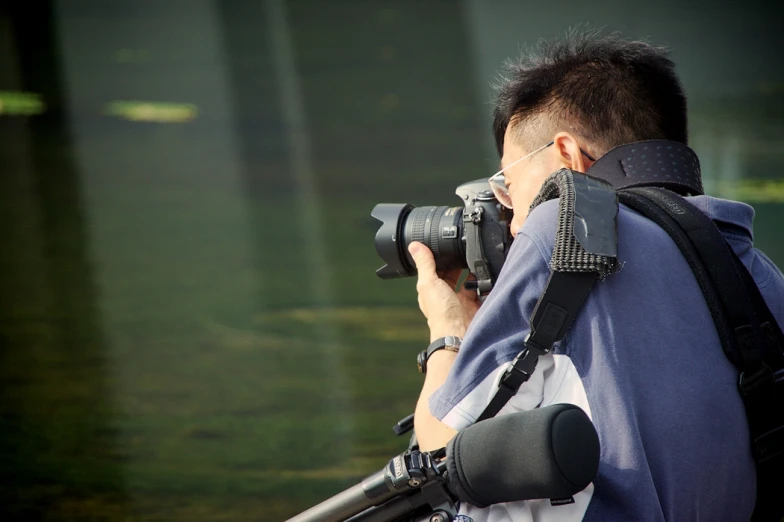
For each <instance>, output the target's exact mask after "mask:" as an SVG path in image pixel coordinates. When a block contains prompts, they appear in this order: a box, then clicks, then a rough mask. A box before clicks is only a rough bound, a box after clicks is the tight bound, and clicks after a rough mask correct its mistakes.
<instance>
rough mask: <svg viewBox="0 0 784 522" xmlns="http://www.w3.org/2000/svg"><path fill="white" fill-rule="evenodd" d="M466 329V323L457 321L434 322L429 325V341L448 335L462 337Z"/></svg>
mask: <svg viewBox="0 0 784 522" xmlns="http://www.w3.org/2000/svg"><path fill="white" fill-rule="evenodd" d="M467 329H468V328H467V326H466V325H464V324H462V323H459V322H452V323H441V324H434V325H432V326H431V327H430V342H431V343H432V342H433V341H435V340H436V339H440V338H441V337H449V336H450V335H452V336H455V337H460V338H461V339H462V338H464V337H465V333H466V330H467Z"/></svg>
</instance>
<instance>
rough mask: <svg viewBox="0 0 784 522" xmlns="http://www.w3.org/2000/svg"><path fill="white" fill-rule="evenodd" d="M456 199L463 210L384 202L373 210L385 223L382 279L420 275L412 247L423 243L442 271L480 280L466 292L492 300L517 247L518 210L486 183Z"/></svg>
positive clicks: (467, 186) (379, 244)
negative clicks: (514, 221)
mask: <svg viewBox="0 0 784 522" xmlns="http://www.w3.org/2000/svg"><path fill="white" fill-rule="evenodd" d="M455 194H457V197H459V198H460V200H461V201H462V202H463V206H462V207H435V206H426V207H415V206H414V205H411V204H407V203H379V204H378V205H376V206H375V208H373V211H372V212H371V214H370V215H371V216H373V217H374V218H376V219H377V220H379V221H381V227H380V228H379V229H378V232H377V233H376V240H375V243H376V251H377V252H378V255H379V256H381V259H382V260H383V261H384V262H385V263H386V264H385V265H384V266H382V267H381V268H379V269H378V270H376V274H378V276H379V277H380V278H382V279H393V278H398V277H407V276H414V275H416V273H417V271H416V265H415V264H414V260H413V259H412V258H411V254H409V253H408V245H409V244H410V243H411V242H412V241H419V242H420V243H424V244H425V245H427V246H428V247H429V248H430V250H431V251H432V252H433V256H434V257H435V261H436V269H437V270H439V271H441V270H452V269H455V268H467V269H468V270H469V271H470V272H471V273H472V274H473V275H474V276H475V277H476V281H466V282H465V287H466V288H469V289H476V291H477V293H478V294H479V296H480V297H481V298H484V297H485V296H487V294H488V293H489V292H490V290H491V289H492V288H493V285H494V284H495V281H496V279H497V277H498V274H499V273H500V272H501V267H502V266H503V264H504V261H505V260H506V255H507V254H508V252H509V247H510V246H511V244H512V235H511V234H510V233H509V222H510V221H511V218H512V211H511V210H509V209H507V208H506V207H504V206H503V205H501V204H500V203H499V202H498V200H497V199H496V197H495V195H494V194H493V191H492V190H491V189H490V185H489V184H488V182H487V180H486V179H479V180H476V181H469V182H468V183H464V184H462V185H460V186H459V187H457V189H456V190H455Z"/></svg>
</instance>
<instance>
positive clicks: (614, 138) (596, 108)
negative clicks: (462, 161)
mask: <svg viewBox="0 0 784 522" xmlns="http://www.w3.org/2000/svg"><path fill="white" fill-rule="evenodd" d="M538 116H542V117H543V118H545V119H546V120H552V121H553V123H555V124H556V125H560V124H568V125H569V127H571V128H572V129H575V130H577V132H578V133H579V134H580V135H582V137H583V138H584V139H586V140H587V141H589V142H590V143H593V144H595V145H596V147H598V148H600V149H602V150H598V151H595V152H598V153H605V152H607V151H608V150H609V149H611V148H613V147H615V146H618V145H622V144H624V143H630V142H634V141H641V140H650V139H669V140H674V141H679V142H682V143H686V142H687V139H688V137H687V128H686V127H687V117H686V96H685V94H684V92H683V87H682V86H681V83H680V80H679V79H678V76H677V75H676V74H675V64H674V63H673V62H672V60H670V59H669V57H668V51H667V50H666V49H665V48H663V47H654V46H652V45H650V44H647V43H645V42H639V41H630V40H626V39H624V38H622V37H621V36H620V35H619V34H617V33H612V34H607V35H601V34H600V33H599V32H598V31H596V30H579V31H570V32H569V33H567V35H566V38H564V39H558V40H550V41H544V40H543V41H541V42H540V43H539V47H538V49H537V50H536V51H535V52H534V53H532V54H531V55H529V56H524V57H523V58H522V59H521V60H520V61H518V62H514V63H511V62H508V63H507V64H506V71H505V72H504V73H502V81H501V84H500V85H499V86H498V88H497V102H496V109H495V118H494V122H493V131H494V133H495V142H496V146H497V147H498V153H499V155H503V146H504V133H505V131H506V128H507V126H508V125H509V123H510V122H512V124H513V125H518V124H519V125H521V126H525V124H526V121H528V120H529V119H530V118H531V117H538ZM558 130H570V129H568V128H562V129H558ZM550 137H551V136H541V138H543V139H549V138H550ZM531 145H533V144H531Z"/></svg>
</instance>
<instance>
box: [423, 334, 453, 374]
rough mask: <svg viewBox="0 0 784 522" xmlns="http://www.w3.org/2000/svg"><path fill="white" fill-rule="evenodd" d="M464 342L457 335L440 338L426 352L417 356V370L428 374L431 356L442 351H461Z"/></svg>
mask: <svg viewBox="0 0 784 522" xmlns="http://www.w3.org/2000/svg"><path fill="white" fill-rule="evenodd" d="M461 344H463V340H462V339H461V338H460V337H457V336H456V335H447V336H446V337H439V338H438V339H436V340H435V341H433V342H432V343H430V346H428V347H427V348H426V349H425V350H422V351H421V352H419V355H417V369H418V370H419V372H420V373H427V361H428V359H430V356H431V355H433V354H434V353H435V352H437V351H438V350H441V349H445V350H449V351H450V352H457V351H459V350H460V345H461Z"/></svg>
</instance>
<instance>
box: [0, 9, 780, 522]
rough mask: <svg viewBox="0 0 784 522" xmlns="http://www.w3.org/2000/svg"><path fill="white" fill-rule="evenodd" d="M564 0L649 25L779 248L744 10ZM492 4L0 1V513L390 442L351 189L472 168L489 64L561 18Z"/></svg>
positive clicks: (717, 177) (173, 499) (402, 365)
mask: <svg viewBox="0 0 784 522" xmlns="http://www.w3.org/2000/svg"><path fill="white" fill-rule="evenodd" d="M623 5H624V6H625V5H626V4H623ZM579 9H585V10H586V11H585V12H582V11H580V12H574V13H573V16H574V17H575V21H577V20H578V19H579V20H586V19H591V18H596V19H599V18H600V15H601V18H604V19H606V20H607V21H606V23H609V24H611V25H612V24H614V25H615V26H617V27H619V28H625V29H626V30H627V32H629V33H631V34H650V35H651V36H652V37H653V38H654V39H655V40H657V41H663V42H666V43H669V44H670V45H672V46H673V47H675V48H676V58H679V56H680V59H681V71H683V73H684V81H685V82H686V87H687V90H688V91H689V93H690V94H691V101H692V114H691V118H692V120H691V121H692V137H693V144H694V146H695V148H696V149H697V150H698V152H699V153H700V155H701V157H702V161H703V166H704V171H705V173H706V178H707V180H706V185H707V186H708V188H709V190H710V191H712V192H713V193H715V194H722V195H727V196H729V197H744V198H746V199H750V200H756V201H758V202H759V203H758V204H755V206H756V208H757V220H756V227H757V233H756V241H757V244H758V245H759V246H760V247H761V248H763V249H764V250H766V251H767V252H768V253H769V254H770V255H771V257H772V258H773V259H774V261H776V262H778V263H779V264H780V265H781V264H784V243H782V241H781V240H780V238H779V237H778V234H777V228H776V226H775V224H776V223H778V222H780V221H781V219H782V217H783V215H782V205H781V201H782V199H781V198H778V199H777V198H776V197H775V194H776V193H777V192H776V190H779V189H778V188H777V187H780V186H781V185H780V183H781V175H780V174H779V173H778V171H777V170H776V168H775V167H777V166H778V165H780V164H781V162H782V161H781V160H782V159H784V149H782V145H781V144H782V143H784V139H783V138H784V127H782V124H781V121H783V120H782V118H781V116H782V115H784V103H783V102H782V94H783V93H784V90H782V87H781V86H782V85H784V80H783V79H782V76H781V75H782V72H781V71H780V70H779V69H772V68H765V67H762V66H763V65H765V64H766V63H768V62H767V61H769V60H771V59H772V58H771V53H773V52H774V51H775V49H776V46H775V45H773V44H775V43H776V42H780V39H781V38H782V36H781V35H780V34H778V33H775V34H774V33H772V32H771V31H769V29H768V28H769V27H770V26H771V25H772V22H770V21H769V20H768V19H767V18H766V19H764V20H762V19H761V20H757V19H756V18H755V19H754V20H751V19H750V20H751V21H754V22H755V23H756V24H757V25H756V30H757V31H758V32H759V34H763V35H765V38H766V39H767V40H764V39H760V38H757V39H754V40H752V39H749V38H747V36H748V34H747V33H748V32H749V30H750V29H749V28H748V27H746V25H745V24H738V23H737V20H739V19H741V18H742V16H740V15H739V13H738V12H737V11H732V9H730V8H724V7H721V8H719V7H716V9H714V10H713V11H711V12H712V13H714V14H713V16H714V19H713V22H712V23H713V26H712V28H711V29H710V31H711V34H708V33H707V32H706V31H708V29H704V30H703V29H700V30H696V29H695V28H694V27H690V26H689V27H686V26H679V25H678V24H677V23H673V22H672V21H673V20H680V19H682V18H683V17H685V16H686V15H687V14H689V13H692V11H691V10H693V9H694V7H685V6H684V7H678V6H670V7H667V6H664V7H662V6H658V7H657V9H661V10H662V11H661V13H662V14H660V15H657V16H648V15H647V14H646V13H645V12H643V10H642V8H635V9H636V10H635V11H634V13H632V14H634V15H635V16H631V15H630V14H629V13H630V11H629V9H631V8H629V7H628V6H627V7H624V8H623V9H624V10H621V3H620V2H619V3H618V4H617V5H615V4H613V3H612V2H608V3H607V4H605V5H603V7H601V9H599V10H598V11H597V10H596V9H594V8H591V10H590V11H589V10H588V9H589V8H588V7H580V8H579ZM667 9H669V10H670V11H667ZM736 9H739V8H736ZM521 10H522V7H520V6H519V5H518V3H516V2H506V3H504V2H497V3H493V4H492V5H488V4H485V3H483V2H473V1H466V2H464V3H462V4H460V5H458V6H456V5H455V4H454V3H452V2H446V1H443V2H426V3H424V2H419V3H415V2H411V3H399V4H395V5H394V6H390V5H388V4H385V3H383V2H377V1H375V0H373V1H363V2H329V3H326V2H316V1H305V0H298V1H290V2H284V1H283V0H268V1H266V2H251V1H232V2H228V1H227V2H218V1H211V0H198V1H195V2H194V1H188V2H185V1H182V2H164V3H161V2H119V3H117V2H114V3H111V5H109V4H105V3H101V2H88V1H80V2H70V1H69V2H55V3H53V4H52V3H50V4H48V8H47V9H45V10H43V11H42V10H39V9H36V10H33V9H32V8H25V7H18V6H17V7H13V8H11V7H2V8H0V51H2V52H0V91H2V92H9V91H12V92H15V93H32V94H34V95H35V99H40V100H41V101H42V102H43V103H44V104H45V105H44V108H45V111H44V112H42V113H40V114H37V115H33V114H28V115H27V116H23V115H19V114H17V115H13V116H10V115H9V114H8V113H7V112H6V113H4V114H0V161H1V163H0V165H2V167H1V168H2V175H1V176H0V212H2V214H1V215H0V216H1V217H2V219H0V248H2V252H4V253H5V254H6V255H4V256H3V257H2V267H3V270H2V271H0V342H1V343H2V352H0V357H1V358H2V361H0V412H1V413H2V423H3V429H2V434H1V435H0V460H1V461H2V463H3V464H2V465H3V468H2V469H3V472H2V479H1V480H2V482H0V485H1V486H2V487H0V491H1V492H2V493H0V497H1V498H0V505H1V506H2V507H0V518H2V519H3V520H6V519H8V520H15V519H31V520H33V519H41V518H47V519H51V520H78V519H83V520H86V519H112V520H114V519H116V520H122V519H141V520H179V519H182V520H193V519H195V520H218V519H221V520H245V519H253V520H259V519H262V520H279V519H282V518H284V517H285V516H286V515H290V514H292V513H294V512H296V511H298V510H300V509H302V508H304V507H306V506H307V505H310V504H312V503H315V502H317V501H319V500H321V499H323V498H325V497H327V496H329V495H331V494H334V493H335V492H337V491H338V490H340V489H342V488H343V487H346V486H348V485H351V484H353V483H355V482H356V481H358V480H359V479H361V477H362V476H364V475H365V474H367V473H369V472H371V471H374V470H376V469H378V468H379V467H380V466H381V465H382V464H383V463H384V462H385V461H386V460H387V459H388V458H389V457H390V456H392V455H393V454H395V453H397V452H398V451H400V450H402V448H403V447H404V446H405V443H406V441H404V440H396V439H394V438H393V435H392V432H391V430H390V427H391V425H392V424H393V423H394V422H395V421H397V420H398V419H399V418H400V417H402V416H404V415H406V414H408V413H410V411H411V410H412V408H413V405H414V400H415V397H416V395H417V393H418V389H419V385H420V382H421V378H420V376H419V374H417V373H416V371H415V370H414V367H415V366H414V355H415V354H416V353H417V351H418V350H419V349H420V348H421V345H422V343H424V342H426V338H427V331H426V326H425V324H424V321H423V320H422V318H421V316H420V314H419V312H418V310H417V309H416V304H415V302H414V298H413V295H414V294H413V281H392V282H390V281H386V282H384V281H380V280H378V279H377V278H376V277H375V275H374V273H373V271H374V269H375V268H376V267H377V266H378V265H379V260H378V259H377V257H376V255H375V252H374V250H373V246H372V237H373V234H374V232H375V226H376V225H375V223H374V222H373V220H372V219H371V218H370V217H369V212H370V209H371V208H372V207H373V206H374V205H375V204H376V203H378V202H381V201H389V202H393V201H398V202H403V201H407V202H411V203H414V204H417V205H421V204H447V205H449V204H456V203H457V201H456V199H454V196H453V195H452V193H453V190H454V187H455V186H456V185H457V184H459V183H460V182H462V181H465V180H468V179H474V178H477V177H481V176H484V175H487V174H489V173H491V172H492V171H493V167H494V165H495V163H497V158H495V156H494V153H493V151H492V149H491V146H490V144H489V141H488V140H489V136H490V134H489V132H486V129H487V128H488V126H487V122H488V114H489V111H490V106H489V105H487V104H485V103H484V102H485V101H486V100H487V99H488V98H489V90H488V82H489V80H490V79H491V78H492V76H493V75H494V71H495V69H496V68H497V66H498V64H499V63H500V61H501V60H502V58H504V57H505V56H508V55H509V54H510V53H514V52H516V50H517V46H518V43H519V42H520V41H522V40H527V41H529V42H530V41H534V40H535V39H536V38H537V37H539V36H545V35H550V34H552V33H554V32H558V31H560V30H561V29H562V28H563V27H565V26H566V25H568V23H569V22H570V21H571V20H570V21H564V20H561V19H560V18H557V17H555V13H557V12H563V11H562V10H560V7H559V6H557V5H556V6H552V5H542V6H539V7H537V8H536V9H531V8H530V6H529V7H527V8H526V11H525V12H524V13H523V12H521ZM692 14H693V13H692ZM665 15H666V16H665ZM750 16H751V15H750ZM753 16H754V17H757V18H758V17H759V15H757V14H753ZM770 20H773V17H770ZM713 32H716V34H718V33H722V34H724V35H725V37H726V38H728V39H729V41H730V42H731V43H730V44H728V43H727V42H725V41H724V40H719V39H717V37H715V36H712V35H713ZM777 39H778V40H777ZM703 40H704V41H705V42H707V43H705V44H704V45H700V44H701V42H703ZM765 42H768V44H766V43H765ZM771 42H772V43H771ZM706 46H708V48H710V46H714V48H715V53H709V54H710V57H709V59H705V58H704V56H705V48H706ZM779 47H780V46H779ZM738 49H739V50H738ZM713 54H717V55H721V60H719V59H718V58H716V57H714V56H713ZM747 56H754V57H755V58H753V59H746V57H747ZM723 64H725V65H723ZM727 71H730V72H727ZM741 72H742V74H740V73H741ZM736 75H739V76H740V80H738V79H736V78H735V76H736ZM15 96H16V95H15ZM14 99H15V100H17V102H18V100H19V97H18V96H16V98H14ZM25 99H27V98H25ZM128 103H132V105H128ZM137 103H138V105H137ZM9 106H10V105H9ZM17 106H18V103H17ZM108 108H111V110H109V113H110V114H106V111H107V110H108ZM183 108H188V110H187V111H186V112H183V111H184V109H183ZM129 111H130V112H129ZM128 115H131V117H127V116H128ZM118 116H121V117H118ZM749 180H763V181H764V183H763V181H749ZM765 183H769V184H768V185H766V184H765ZM771 194H774V195H773V196H771ZM764 198H769V199H767V200H766V201H767V202H762V200H763V199H764Z"/></svg>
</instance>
